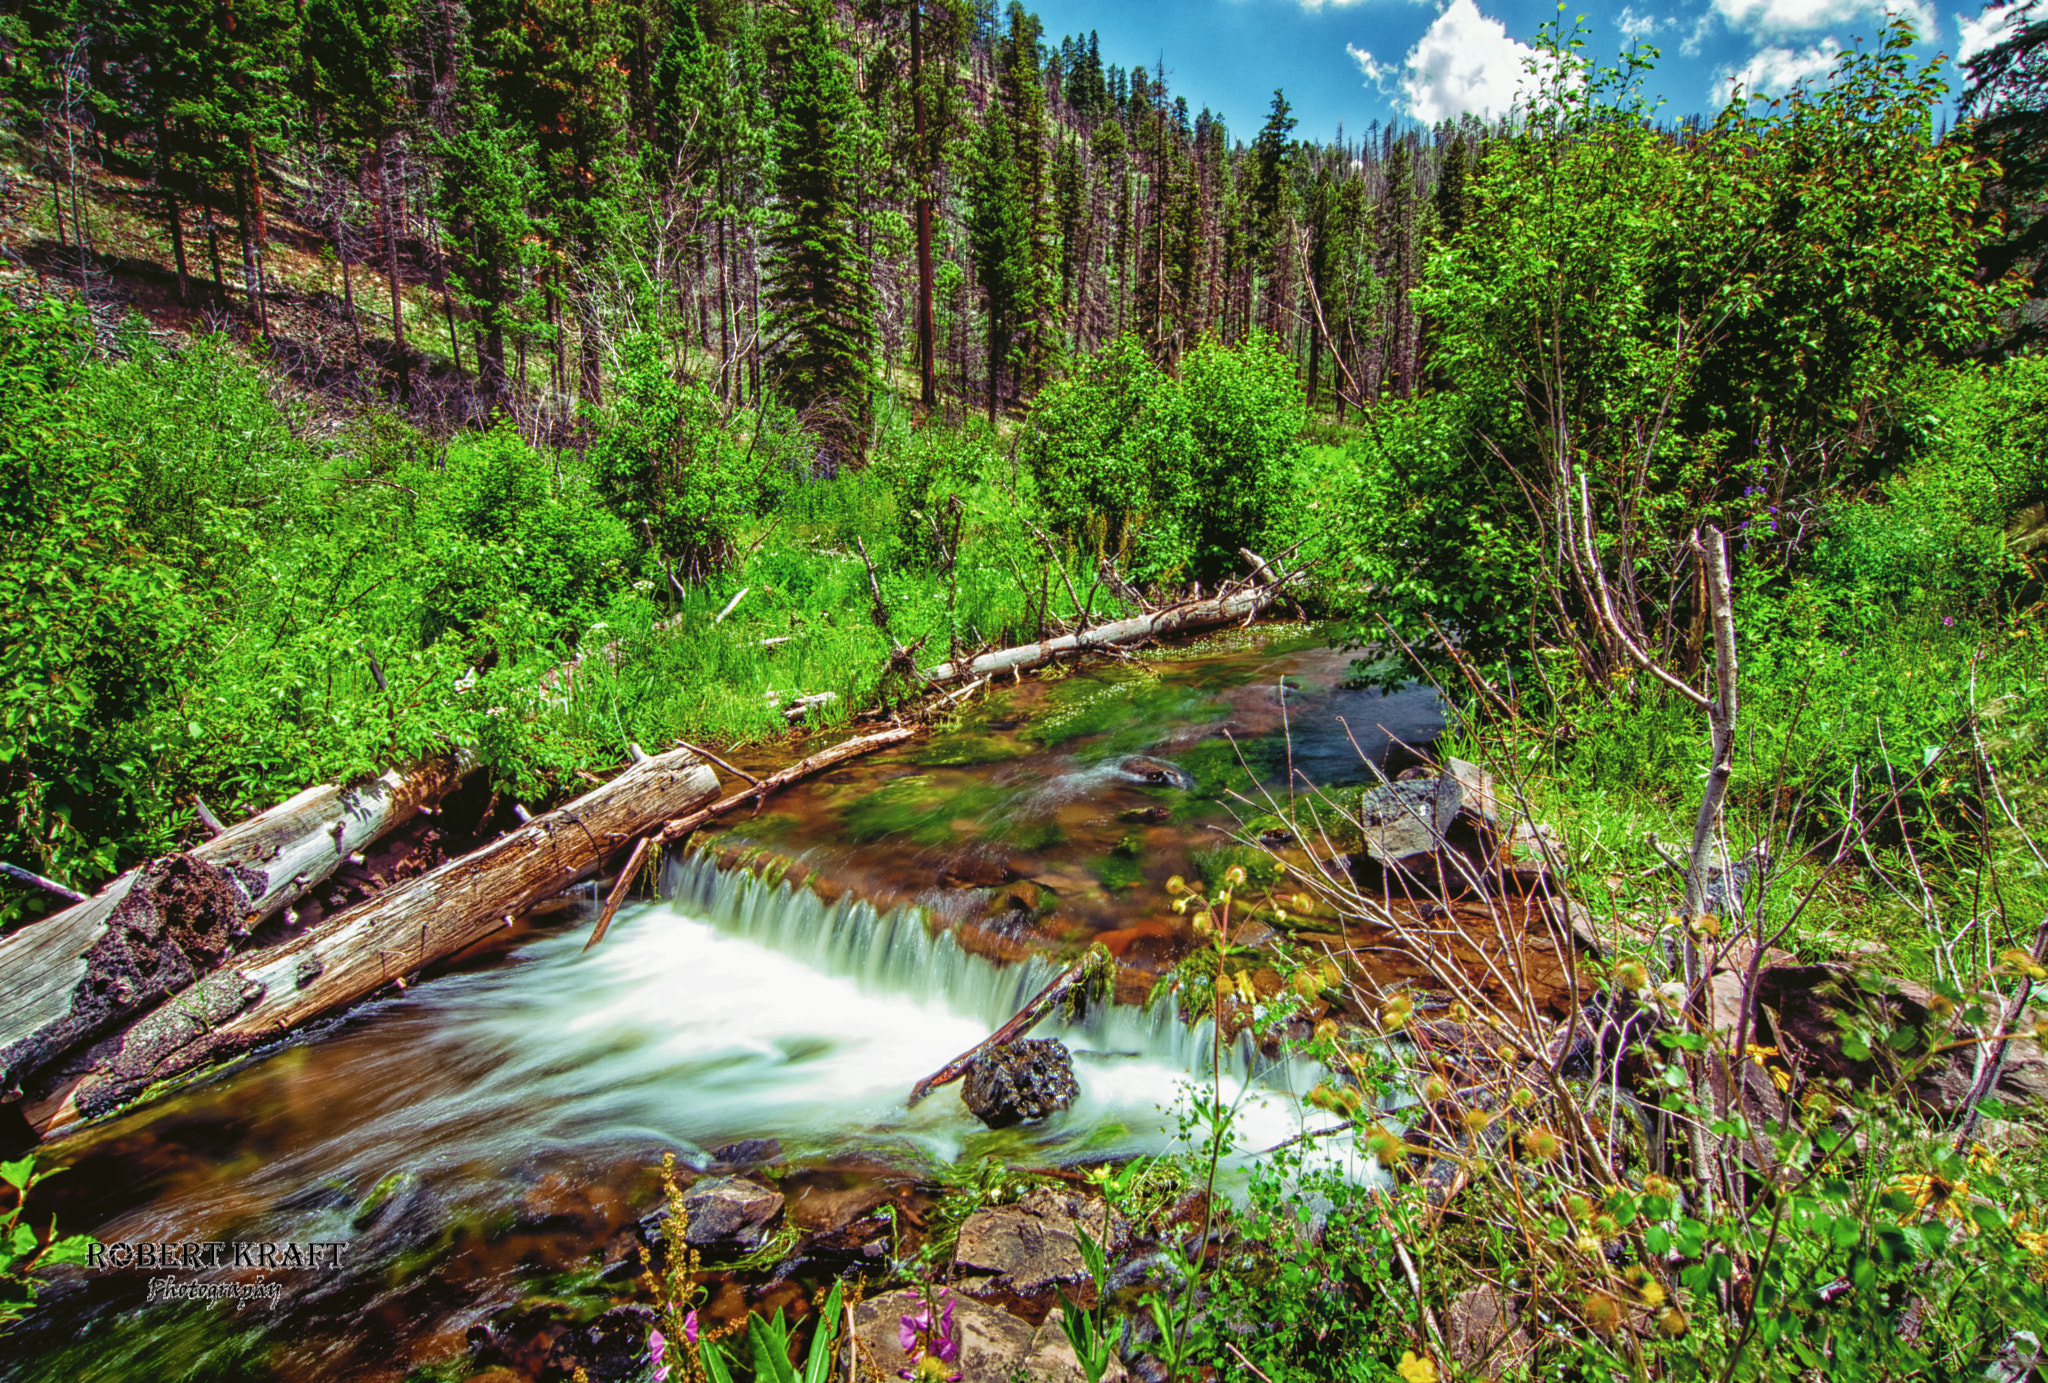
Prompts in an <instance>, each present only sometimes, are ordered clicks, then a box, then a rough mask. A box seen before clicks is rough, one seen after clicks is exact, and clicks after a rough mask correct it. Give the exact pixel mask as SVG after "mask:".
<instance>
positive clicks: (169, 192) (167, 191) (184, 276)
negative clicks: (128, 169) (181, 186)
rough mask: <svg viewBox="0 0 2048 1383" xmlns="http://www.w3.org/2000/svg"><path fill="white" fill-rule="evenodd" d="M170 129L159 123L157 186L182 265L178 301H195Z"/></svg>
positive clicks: (174, 251)
mask: <svg viewBox="0 0 2048 1383" xmlns="http://www.w3.org/2000/svg"><path fill="white" fill-rule="evenodd" d="M169 142H170V130H169V127H168V125H167V123H166V122H165V121H163V120H158V121H157V122H156V185H157V187H158V188H160V189H161V190H162V191H163V194H164V221H165V223H166V224H167V225H169V226H170V228H171V258H172V259H173V260H174V261H175V262H176V264H177V266H178V301H179V302H181V303H190V302H191V301H192V281H191V276H190V275H189V274H188V273H187V272H186V270H185V223H184V221H183V219H182V218H181V217H180V216H179V214H178V192H177V189H176V188H175V187H174V186H173V185H172V183H171V177H172V174H171V156H170V153H169V151H168V149H167V147H166V146H167V145H168V144H169Z"/></svg>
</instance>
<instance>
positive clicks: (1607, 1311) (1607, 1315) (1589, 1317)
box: [1582, 1292, 1622, 1335]
mask: <svg viewBox="0 0 2048 1383" xmlns="http://www.w3.org/2000/svg"><path fill="white" fill-rule="evenodd" d="M1582 1309H1583V1310H1584V1312H1585V1316H1586V1324H1587V1325H1590V1326H1592V1327H1593V1328H1594V1329H1595V1330H1597V1331H1599V1332H1600V1333H1601V1334H1602V1335H1612V1334H1613V1333H1614V1332H1615V1331H1617V1330H1619V1329H1621V1324H1622V1310H1621V1303H1620V1302H1618V1301H1616V1300H1615V1299H1614V1298H1613V1297H1610V1296H1608V1295H1607V1293H1605V1292H1594V1293H1591V1294H1590V1295H1588V1296H1587V1298H1586V1301H1585V1305H1584V1307H1583V1308H1582Z"/></svg>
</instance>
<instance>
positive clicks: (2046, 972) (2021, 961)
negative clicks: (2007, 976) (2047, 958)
mask: <svg viewBox="0 0 2048 1383" xmlns="http://www.w3.org/2000/svg"><path fill="white" fill-rule="evenodd" d="M1998 958H1999V959H2000V960H2002V961H2004V962H2005V964H2006V966H2007V968H2009V969H2011V970H2014V971H2017V972H2018V973H2020V974H2022V975H2025V976H2026V977H2027V978H2028V979H2030V980H2048V969H2043V968H2042V966H2041V962H2039V961H2037V960H2035V959H2034V958H2033V957H2032V956H2030V955H2028V954H2027V953H2026V952H2025V951H2022V950H2021V949H2020V948H2019V947H2017V946H2015V947H2013V948H2012V949H2011V950H2009V951H2002V952H2000V953H1999V957H1998Z"/></svg>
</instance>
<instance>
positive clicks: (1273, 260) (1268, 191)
mask: <svg viewBox="0 0 2048 1383" xmlns="http://www.w3.org/2000/svg"><path fill="white" fill-rule="evenodd" d="M1293 156H1294V116H1293V115H1292V114H1291V113H1290V112H1289V107H1288V104H1287V96H1286V93H1284V92H1281V91H1275V92H1274V93H1273V106H1272V112H1271V114H1269V115H1268V116H1267V117H1266V123H1265V126H1264V127H1263V128H1262V129H1260V131H1259V137H1258V138H1257V139H1256V140H1255V141H1253V144H1252V157H1253V159H1254V161H1255V164H1256V170H1257V171H1256V173H1255V177H1254V181H1253V183H1252V198H1251V208H1250V209H1251V216H1252V227H1251V230H1252V238H1253V246H1254V248H1255V252H1256V253H1257V255H1258V257H1259V260H1260V266H1259V267H1260V268H1261V269H1262V270H1263V271H1264V273H1265V280H1266V323H1267V325H1268V326H1270V327H1272V328H1274V329H1275V330H1276V331H1277V330H1278V329H1279V326H1280V318H1281V313H1282V305H1283V302H1284V293H1285V288H1284V282H1285V277H1286V264H1287V262H1288V253H1287V252H1288V243H1287V219H1288V215H1289V212H1290V207H1289V205H1288V192H1289V185H1288V184H1289V180H1288V172H1289V167H1290V164H1291V162H1292V159H1293Z"/></svg>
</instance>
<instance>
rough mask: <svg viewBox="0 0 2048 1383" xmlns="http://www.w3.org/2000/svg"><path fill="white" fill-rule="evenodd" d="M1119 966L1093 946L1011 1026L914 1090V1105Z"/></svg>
mask: <svg viewBox="0 0 2048 1383" xmlns="http://www.w3.org/2000/svg"><path fill="white" fill-rule="evenodd" d="M1115 964H1116V961H1115V959H1114V958H1112V957H1111V956H1110V954H1109V952H1107V951H1105V950H1103V949H1102V948H1101V947H1099V946H1091V947H1090V948H1089V949H1088V954H1087V955H1085V956H1082V957H1081V958H1080V959H1079V960H1077V961H1075V962H1074V963H1073V964H1072V965H1070V966H1068V967H1067V968H1066V969H1064V970H1062V971H1061V972H1060V973H1059V974H1058V975H1057V976H1055V977H1054V978H1053V982H1052V983H1051V984H1049V985H1047V986H1046V987H1045V988H1043V989H1041V990H1039V991H1038V994H1037V995H1036V996H1035V997H1034V998H1033V999H1032V1000H1031V1002H1030V1003H1028V1004H1026V1005H1024V1007H1022V1008H1020V1009H1018V1010H1017V1014H1016V1016H1015V1017H1014V1018H1012V1019H1010V1021H1009V1022H1007V1023H1005V1024H1003V1025H1002V1026H1001V1027H1000V1028H997V1029H996V1030H995V1031H994V1032H992V1033H990V1034H989V1035H988V1037H987V1038H986V1039H984V1040H983V1041H981V1042H978V1043H976V1044H975V1045H974V1047H973V1048H972V1049H971V1050H969V1051H965V1052H962V1053H961V1054H960V1055H958V1056H956V1057H954V1058H953V1059H952V1060H951V1061H949V1062H947V1063H946V1064H945V1065H944V1066H941V1067H940V1068H939V1069H938V1070H936V1071H934V1072H932V1073H931V1074H930V1075H928V1076H926V1077H925V1078H924V1079H923V1080H921V1081H919V1082H918V1083H917V1084H916V1085H914V1086H912V1087H911V1090H910V1103H911V1105H912V1106H913V1107H915V1106H916V1104H917V1103H918V1101H920V1100H922V1099H923V1098H924V1097H925V1096H927V1095H929V1094H931V1093H932V1091H934V1090H937V1089H938V1088H939V1087H941V1086H944V1085H951V1084H952V1083H953V1082H954V1081H956V1080H959V1079H960V1078H961V1077H962V1076H964V1075H966V1074H967V1073H968V1072H969V1071H971V1070H973V1069H974V1063H975V1062H977V1061H979V1060H981V1059H982V1058H983V1057H985V1056H987V1055H988V1054H989V1053H990V1052H993V1051H995V1050H996V1049H997V1048H999V1047H1007V1046H1009V1045H1010V1044H1011V1043H1012V1042H1015V1041H1016V1040H1017V1039H1018V1038H1020V1037H1022V1036H1023V1035H1024V1034H1025V1033H1027V1032H1030V1031H1031V1030H1032V1029H1033V1028H1035V1027H1037V1026H1038V1024H1039V1021H1040V1020H1041V1019H1043V1018H1044V1017H1045V1016H1046V1015H1047V1014H1048V1013H1051V1012H1052V1011H1053V1009H1054V1008H1055V1007H1057V1006H1058V1005H1059V1004H1060V1003H1061V1001H1063V1000H1064V999H1065V998H1066V997H1067V996H1068V995H1069V994H1071V993H1073V992H1074V991H1075V990H1076V989H1077V988H1079V987H1081V986H1082V985H1085V984H1087V983H1088V982H1089V981H1090V980H1091V979H1093V978H1094V977H1095V976H1097V975H1100V974H1103V973H1105V971H1106V970H1108V969H1110V968H1113V967H1114V966H1115Z"/></svg>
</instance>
